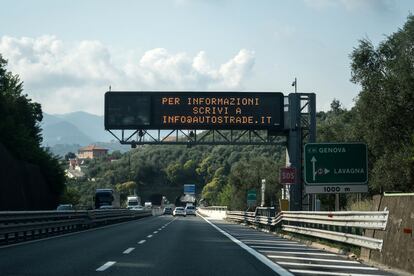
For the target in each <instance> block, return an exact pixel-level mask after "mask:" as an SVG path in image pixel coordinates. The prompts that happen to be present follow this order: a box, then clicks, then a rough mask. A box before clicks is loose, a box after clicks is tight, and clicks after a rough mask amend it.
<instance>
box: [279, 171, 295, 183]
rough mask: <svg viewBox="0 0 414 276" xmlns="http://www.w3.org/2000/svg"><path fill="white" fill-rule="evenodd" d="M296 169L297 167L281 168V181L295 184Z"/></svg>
mask: <svg viewBox="0 0 414 276" xmlns="http://www.w3.org/2000/svg"><path fill="white" fill-rule="evenodd" d="M295 179H296V169H295V168H280V183H282V184H295Z"/></svg>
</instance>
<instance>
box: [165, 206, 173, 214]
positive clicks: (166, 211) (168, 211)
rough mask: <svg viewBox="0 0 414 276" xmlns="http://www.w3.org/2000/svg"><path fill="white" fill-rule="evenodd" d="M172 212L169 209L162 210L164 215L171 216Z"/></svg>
mask: <svg viewBox="0 0 414 276" xmlns="http://www.w3.org/2000/svg"><path fill="white" fill-rule="evenodd" d="M172 213H173V210H172V208H171V207H165V208H164V215H172Z"/></svg>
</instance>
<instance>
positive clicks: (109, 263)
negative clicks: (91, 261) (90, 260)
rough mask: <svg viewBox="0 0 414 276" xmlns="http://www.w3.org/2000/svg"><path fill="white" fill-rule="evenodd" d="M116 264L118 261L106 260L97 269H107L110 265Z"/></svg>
mask: <svg viewBox="0 0 414 276" xmlns="http://www.w3.org/2000/svg"><path fill="white" fill-rule="evenodd" d="M114 264H116V262H106V263H105V264H104V265H102V266H100V267H98V268H97V269H96V271H105V270H107V269H108V268H109V267H111V266H113V265H114Z"/></svg>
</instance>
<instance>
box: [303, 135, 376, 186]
mask: <svg viewBox="0 0 414 276" xmlns="http://www.w3.org/2000/svg"><path fill="white" fill-rule="evenodd" d="M304 152H305V156H304V157H305V183H306V184H307V185H309V186H313V185H331V184H337V185H339V184H354V185H358V184H359V185H361V184H366V183H367V182H368V163H367V160H368V158H367V146H366V145H365V144H362V143H349V144H347V143H310V144H306V145H305V151H304Z"/></svg>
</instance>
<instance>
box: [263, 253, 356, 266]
mask: <svg viewBox="0 0 414 276" xmlns="http://www.w3.org/2000/svg"><path fill="white" fill-rule="evenodd" d="M267 257H269V258H272V259H291V260H303V261H315V262H327V263H344V264H359V262H357V261H348V260H336V259H319V258H307V257H297V256H280V255H267Z"/></svg>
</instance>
